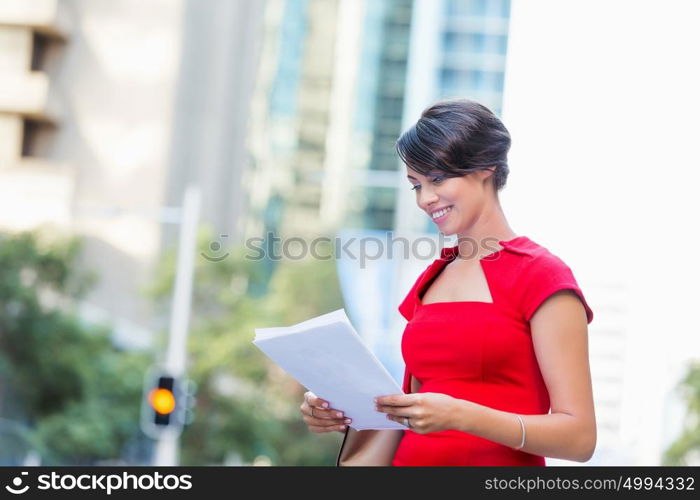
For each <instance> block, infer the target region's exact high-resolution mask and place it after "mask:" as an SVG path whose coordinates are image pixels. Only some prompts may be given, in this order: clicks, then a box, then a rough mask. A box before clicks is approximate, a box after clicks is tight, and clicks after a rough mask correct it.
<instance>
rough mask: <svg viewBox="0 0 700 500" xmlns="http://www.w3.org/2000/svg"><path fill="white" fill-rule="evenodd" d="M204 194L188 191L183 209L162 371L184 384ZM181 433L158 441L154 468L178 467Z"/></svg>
mask: <svg viewBox="0 0 700 500" xmlns="http://www.w3.org/2000/svg"><path fill="white" fill-rule="evenodd" d="M200 204H201V194H200V191H199V188H198V187H197V186H193V185H190V186H188V187H187V189H186V190H185V195H184V201H183V205H182V223H181V225H180V237H179V242H178V249H177V271H176V274H175V291H174V293H173V301H172V308H171V311H170V335H169V338H168V348H167V352H166V357H165V361H164V363H163V366H162V367H163V370H164V371H165V372H167V373H168V374H170V375H172V376H173V377H175V378H176V379H177V380H180V381H184V375H185V372H186V361H187V334H188V331H189V321H190V310H191V306H192V282H193V278H194V265H195V252H196V250H197V226H198V224H199V210H200ZM178 448H179V432H178V433H168V432H164V433H162V434H161V435H160V437H159V438H158V439H157V441H156V446H155V453H154V458H153V465H155V466H171V465H177V464H178V461H179V457H178Z"/></svg>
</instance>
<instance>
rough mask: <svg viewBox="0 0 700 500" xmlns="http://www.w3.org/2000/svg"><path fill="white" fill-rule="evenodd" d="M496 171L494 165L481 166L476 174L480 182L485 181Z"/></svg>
mask: <svg viewBox="0 0 700 500" xmlns="http://www.w3.org/2000/svg"><path fill="white" fill-rule="evenodd" d="M495 172H496V167H489V168H482V169H481V170H479V171H478V172H477V173H476V174H477V175H478V176H479V180H480V181H481V182H486V181H487V180H488V179H489V177H491V176H492V175H493V174H494V173H495Z"/></svg>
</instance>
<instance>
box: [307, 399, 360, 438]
mask: <svg viewBox="0 0 700 500" xmlns="http://www.w3.org/2000/svg"><path fill="white" fill-rule="evenodd" d="M299 409H300V410H301V414H302V415H303V416H304V422H305V423H306V425H307V426H308V427H309V430H310V431H311V432H315V433H316V434H321V433H324V432H333V431H338V432H345V427H346V426H347V424H349V423H350V422H351V421H352V420H351V419H349V418H345V414H344V413H343V411H341V410H337V409H335V408H331V407H330V404H329V403H328V401H325V400H323V399H321V398H319V397H316V395H315V394H314V393H313V392H311V391H309V392H306V393H305V394H304V402H303V403H302V404H301V406H300V407H299Z"/></svg>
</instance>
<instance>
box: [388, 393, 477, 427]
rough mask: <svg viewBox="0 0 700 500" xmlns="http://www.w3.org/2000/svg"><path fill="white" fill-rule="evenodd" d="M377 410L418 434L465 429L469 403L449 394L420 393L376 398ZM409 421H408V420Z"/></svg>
mask: <svg viewBox="0 0 700 500" xmlns="http://www.w3.org/2000/svg"><path fill="white" fill-rule="evenodd" d="M375 403H376V408H375V409H376V410H377V411H379V412H382V413H386V414H387V418H388V419H389V420H393V421H395V422H399V423H400V424H404V425H406V426H407V427H409V428H410V429H411V430H412V431H413V432H417V433H418V434H427V433H429V432H438V431H445V430H452V429H457V430H461V429H462V428H464V426H465V425H464V424H465V422H463V420H464V419H465V418H468V417H467V415H465V413H466V411H465V410H466V409H468V407H469V404H470V402H469V401H465V400H462V399H457V398H453V397H452V396H448V395H447V394H439V393H436V392H421V393H413V394H393V395H391V396H381V397H378V398H375ZM406 418H408V421H407V420H406Z"/></svg>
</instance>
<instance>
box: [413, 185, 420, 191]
mask: <svg viewBox="0 0 700 500" xmlns="http://www.w3.org/2000/svg"><path fill="white" fill-rule="evenodd" d="M416 189H420V184H414V185H413V187H412V188H411V191H415V190H416Z"/></svg>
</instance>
